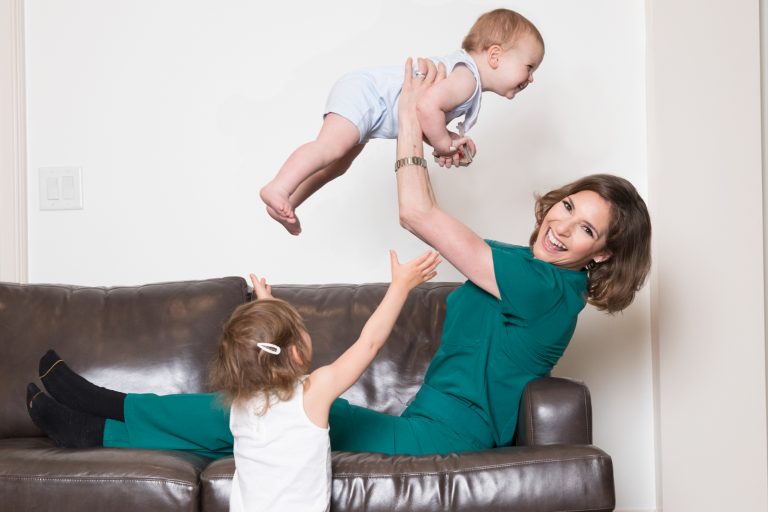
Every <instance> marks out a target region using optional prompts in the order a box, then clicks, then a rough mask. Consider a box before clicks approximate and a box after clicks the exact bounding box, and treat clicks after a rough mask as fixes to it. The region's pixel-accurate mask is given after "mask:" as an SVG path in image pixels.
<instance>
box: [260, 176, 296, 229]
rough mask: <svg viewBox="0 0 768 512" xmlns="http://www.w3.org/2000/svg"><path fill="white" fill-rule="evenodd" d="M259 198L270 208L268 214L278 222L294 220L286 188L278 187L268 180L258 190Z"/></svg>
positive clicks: (291, 222)
mask: <svg viewBox="0 0 768 512" xmlns="http://www.w3.org/2000/svg"><path fill="white" fill-rule="evenodd" d="M259 195H260V196H261V200H262V201H264V202H265V203H266V205H267V207H268V208H271V209H272V212H271V213H270V215H271V216H272V218H274V219H275V220H276V221H278V222H280V223H286V222H287V223H290V224H293V223H295V222H296V216H295V215H294V213H293V206H291V203H290V202H289V201H288V197H289V194H288V192H287V191H286V190H284V189H282V188H280V187H278V186H277V185H275V184H274V182H269V183H267V184H266V185H264V187H263V188H262V189H261V191H260V192H259Z"/></svg>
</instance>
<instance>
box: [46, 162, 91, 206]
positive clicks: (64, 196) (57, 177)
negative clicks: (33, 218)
mask: <svg viewBox="0 0 768 512" xmlns="http://www.w3.org/2000/svg"><path fill="white" fill-rule="evenodd" d="M38 174H39V177H40V187H39V188H40V209H41V210H82V209H83V169H82V167H40V168H39V169H38Z"/></svg>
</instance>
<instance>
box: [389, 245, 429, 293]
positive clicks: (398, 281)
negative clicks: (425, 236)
mask: <svg viewBox="0 0 768 512" xmlns="http://www.w3.org/2000/svg"><path fill="white" fill-rule="evenodd" d="M389 259H390V263H391V265H392V285H393V286H403V287H404V288H405V289H406V290H408V291H410V290H412V289H413V288H414V287H416V286H418V285H420V284H421V283H424V282H426V281H429V280H430V279H432V278H433V277H435V276H436V275H437V272H436V271H435V269H436V268H437V266H438V265H439V264H440V261H442V260H441V259H440V253H438V252H437V251H426V252H425V253H424V254H422V255H421V256H418V257H416V258H414V259H412V260H411V261H408V262H405V263H402V264H401V263H400V262H399V261H398V259H397V253H396V252H395V251H389Z"/></svg>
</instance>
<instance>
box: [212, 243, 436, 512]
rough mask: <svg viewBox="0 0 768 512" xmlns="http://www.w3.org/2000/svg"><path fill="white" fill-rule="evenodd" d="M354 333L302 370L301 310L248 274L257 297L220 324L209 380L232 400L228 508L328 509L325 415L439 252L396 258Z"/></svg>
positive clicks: (307, 348)
mask: <svg viewBox="0 0 768 512" xmlns="http://www.w3.org/2000/svg"><path fill="white" fill-rule="evenodd" d="M390 260H391V266H392V282H391V284H390V285H389V288H388V289H387V292H386V294H385V295H384V298H383V299H382V301H381V303H380V304H379V306H378V307H377V308H376V310H375V311H374V312H373V314H372V315H371V317H370V318H369V319H368V321H367V322H366V324H365V326H364V327H363V330H362V332H361V333H360V337H359V338H358V340H357V341H356V342H354V343H353V344H352V345H351V346H350V347H349V348H348V349H347V350H346V351H345V352H344V353H343V354H342V355H341V356H339V358H338V359H337V360H336V361H334V362H333V363H331V364H329V365H326V366H322V367H320V368H318V369H316V370H314V371H313V372H311V373H310V374H309V375H306V373H307V371H308V370H309V367H310V362H311V359H312V340H311V339H310V336H309V334H308V333H307V330H306V328H305V327H304V322H303V321H302V319H301V317H300V316H299V314H298V312H297V311H296V310H295V309H294V308H293V307H292V306H291V305H289V304H288V303H287V302H285V301H283V300H279V299H275V298H273V297H272V293H271V289H270V286H269V285H267V283H266V281H265V279H264V278H262V279H258V278H257V277H256V276H254V275H253V274H251V281H252V282H253V289H254V292H255V295H256V299H257V300H254V301H252V302H249V303H246V304H243V305H241V306H239V307H238V308H237V309H236V310H235V311H234V312H233V313H232V316H231V317H230V318H229V320H228V321H227V324H226V325H225V327H224V333H223V335H222V337H221V342H220V344H219V348H218V353H217V355H216V357H215V359H214V362H213V366H212V369H211V384H212V386H213V388H214V389H215V390H218V391H220V392H221V395H222V396H223V398H224V399H225V400H226V401H228V402H230V403H231V412H230V429H231V430H232V434H233V436H234V440H235V442H234V456H235V468H236V469H235V475H234V478H233V481H232V493H231V495H230V501H229V504H230V506H229V509H230V511H231V512H236V511H243V510H265V511H292V510H296V511H299V510H300V511H308V512H313V511H325V510H329V507H330V493H331V487H330V483H331V457H330V440H329V436H328V433H329V428H328V413H329V410H330V407H331V403H332V402H333V401H334V400H335V399H336V398H338V397H339V396H340V395H341V394H342V393H344V391H346V390H347V389H348V388H349V387H350V386H351V385H352V384H354V383H355V381H356V380H357V379H358V378H359V377H360V375H361V374H362V373H363V371H365V369H366V368H367V367H368V365H369V364H370V363H371V361H373V358H374V357H376V354H377V353H378V351H379V349H380V348H381V347H382V345H383V344H384V342H385V341H386V340H387V338H388V337H389V334H390V332H391V331H392V327H393V326H394V324H395V320H397V317H398V315H399V314H400V310H401V309H402V307H403V304H404V303H405V299H406V298H407V296H408V293H409V292H410V290H411V289H412V288H413V287H415V286H417V285H418V284H421V283H423V282H425V281H427V280H429V279H431V278H432V277H434V276H435V275H436V272H435V268H436V267H437V265H438V264H439V263H440V259H439V256H438V254H437V253H436V252H433V251H427V252H425V253H424V254H422V255H421V256H419V257H417V258H416V259H414V260H412V261H410V262H408V263H404V264H402V265H401V264H400V263H399V262H398V260H397V254H395V252H394V251H390Z"/></svg>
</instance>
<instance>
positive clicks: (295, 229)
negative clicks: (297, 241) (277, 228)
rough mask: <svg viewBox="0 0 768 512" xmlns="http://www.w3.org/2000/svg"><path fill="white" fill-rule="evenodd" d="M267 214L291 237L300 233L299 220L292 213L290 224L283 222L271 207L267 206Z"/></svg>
mask: <svg viewBox="0 0 768 512" xmlns="http://www.w3.org/2000/svg"><path fill="white" fill-rule="evenodd" d="M267 213H268V214H269V216H270V217H272V218H273V219H275V220H276V221H277V222H279V223H280V224H282V225H283V227H284V228H285V229H286V230H287V231H288V232H289V233H290V234H292V235H298V234H299V233H301V222H299V218H298V217H297V216H296V214H295V213H294V215H293V219H291V220H292V222H288V221H285V220H283V218H282V217H280V215H278V214H277V212H276V211H275V210H273V209H272V207H270V206H267Z"/></svg>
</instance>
